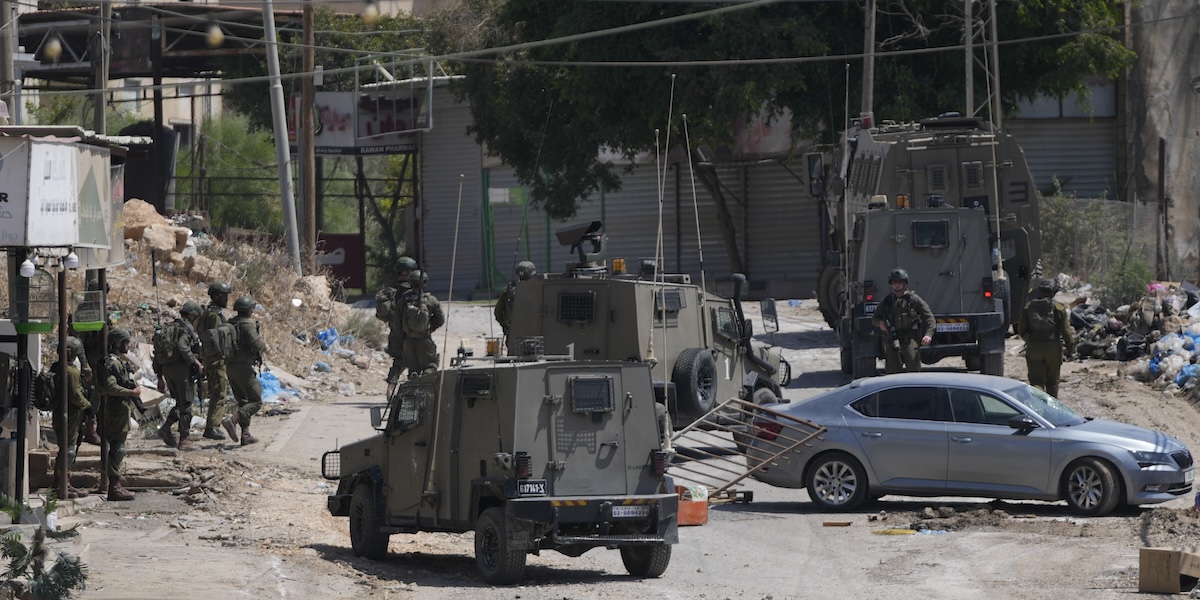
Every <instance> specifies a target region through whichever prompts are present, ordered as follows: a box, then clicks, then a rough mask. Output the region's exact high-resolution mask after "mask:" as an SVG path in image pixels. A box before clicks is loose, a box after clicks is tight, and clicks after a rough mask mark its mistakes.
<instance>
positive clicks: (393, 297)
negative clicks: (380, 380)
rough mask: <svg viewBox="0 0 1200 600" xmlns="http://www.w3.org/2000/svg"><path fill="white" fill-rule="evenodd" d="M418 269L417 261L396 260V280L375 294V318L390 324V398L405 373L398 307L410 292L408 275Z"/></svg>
mask: <svg viewBox="0 0 1200 600" xmlns="http://www.w3.org/2000/svg"><path fill="white" fill-rule="evenodd" d="M416 269H417V261H415V260H413V259H411V258H409V257H407V256H401V257H400V258H398V259H396V264H395V267H394V269H393V272H394V273H395V276H396V277H395V279H393V280H392V282H391V283H389V284H387V285H386V286H384V288H383V289H381V290H379V293H378V294H375V318H376V319H379V320H380V321H383V322H385V323H387V324H388V327H389V330H388V345H387V353H388V356H391V357H392V368H391V369H389V370H388V375H387V382H388V390H387V395H388V397H389V398H390V397H391V396H392V391H393V390H395V389H396V382H398V381H400V374H401V373H402V372H403V371H404V331H403V328H402V327H400V326H399V324H398V323H396V322H395V319H396V317H397V315H398V314H399V310H398V307H399V306H400V303H401V302H402V301H403V298H404V294H406V293H407V292H408V289H409V286H408V275H409V273H412V272H413V271H415V270H416Z"/></svg>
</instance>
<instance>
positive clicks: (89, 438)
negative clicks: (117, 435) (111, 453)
mask: <svg viewBox="0 0 1200 600" xmlns="http://www.w3.org/2000/svg"><path fill="white" fill-rule="evenodd" d="M79 437H80V439H82V440H83V441H85V442H87V443H89V444H91V445H93V446H99V445H100V436H99V435H97V434H96V417H92V418H90V419H88V420H87V421H86V422H85V423H84V424H83V435H81V436H79Z"/></svg>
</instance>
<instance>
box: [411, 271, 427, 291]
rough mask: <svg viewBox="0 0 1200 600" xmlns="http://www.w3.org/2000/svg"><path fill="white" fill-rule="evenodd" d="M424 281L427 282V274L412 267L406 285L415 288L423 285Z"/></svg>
mask: <svg viewBox="0 0 1200 600" xmlns="http://www.w3.org/2000/svg"><path fill="white" fill-rule="evenodd" d="M426 283H429V275H426V274H425V272H424V271H421V270H420V269H414V270H413V271H412V272H411V273H409V274H408V285H411V286H412V287H414V288H415V287H424V286H425V284H426Z"/></svg>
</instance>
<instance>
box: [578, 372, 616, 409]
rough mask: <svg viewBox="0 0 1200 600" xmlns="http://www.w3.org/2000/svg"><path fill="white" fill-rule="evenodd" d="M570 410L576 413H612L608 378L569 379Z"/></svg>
mask: <svg viewBox="0 0 1200 600" xmlns="http://www.w3.org/2000/svg"><path fill="white" fill-rule="evenodd" d="M571 410H573V411H575V412H577V413H602V412H612V411H613V398H612V380H611V379H609V378H608V377H573V378H571Z"/></svg>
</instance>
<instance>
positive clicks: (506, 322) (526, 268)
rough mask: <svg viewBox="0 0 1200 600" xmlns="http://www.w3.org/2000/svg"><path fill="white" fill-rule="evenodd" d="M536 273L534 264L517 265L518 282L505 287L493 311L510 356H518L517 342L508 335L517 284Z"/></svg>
mask: <svg viewBox="0 0 1200 600" xmlns="http://www.w3.org/2000/svg"><path fill="white" fill-rule="evenodd" d="M534 273H536V270H535V268H534V266H533V263H532V262H529V261H527V260H523V261H521V262H519V263H517V268H516V275H517V280H516V281H510V282H509V283H508V285H506V286H504V289H502V290H500V297H499V298H497V299H496V309H495V310H494V311H493V314H494V315H495V317H496V322H497V323H499V324H500V330H501V331H502V332H504V340H505V343H506V345H507V346H508V354H509V356H514V355H516V354H518V348H516V342H515V341H514V340H513V338H512V337H511V336H509V335H508V329H509V327H511V326H512V312H513V301H514V300H516V297H517V284H518V283H520V282H522V281H527V280H528V279H529V278H530V277H533V275H534Z"/></svg>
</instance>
